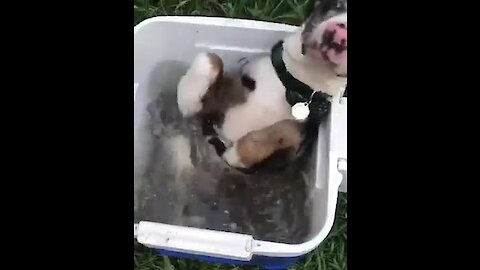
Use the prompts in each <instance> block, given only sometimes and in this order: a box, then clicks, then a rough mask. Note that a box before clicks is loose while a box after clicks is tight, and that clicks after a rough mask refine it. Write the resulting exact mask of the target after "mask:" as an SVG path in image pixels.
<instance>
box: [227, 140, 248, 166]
mask: <svg viewBox="0 0 480 270" xmlns="http://www.w3.org/2000/svg"><path fill="white" fill-rule="evenodd" d="M222 158H223V160H225V161H226V162H227V163H228V164H229V165H230V166H232V167H236V168H246V166H245V165H244V164H243V163H242V162H241V161H240V156H239V154H238V151H237V144H234V145H233V147H230V148H228V149H227V151H225V153H223V156H222Z"/></svg>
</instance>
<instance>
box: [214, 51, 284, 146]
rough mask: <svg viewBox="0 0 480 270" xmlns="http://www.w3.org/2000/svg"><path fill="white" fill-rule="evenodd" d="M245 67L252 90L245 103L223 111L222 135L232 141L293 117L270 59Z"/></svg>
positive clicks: (256, 61) (259, 60)
mask: <svg viewBox="0 0 480 270" xmlns="http://www.w3.org/2000/svg"><path fill="white" fill-rule="evenodd" d="M247 68H248V70H249V74H250V76H252V79H254V80H255V82H256V87H255V90H254V91H253V92H250V93H249V95H248V97H247V101H246V102H245V103H243V104H240V105H238V106H235V107H233V108H231V109H229V110H228V111H227V112H226V114H225V119H224V122H223V125H222V135H223V136H224V137H225V138H227V139H228V140H230V141H233V142H234V141H236V140H238V139H240V138H241V137H242V136H244V135H245V134H247V133H248V132H250V131H252V130H258V129H262V128H264V127H267V126H270V125H272V124H274V123H276V122H278V121H281V120H284V119H292V118H293V116H292V114H291V109H290V105H289V104H288V102H287V100H286V99H285V88H284V87H283V85H282V82H281V81H280V80H279V79H278V77H277V76H276V74H275V70H274V69H273V66H272V64H271V62H270V57H262V58H260V59H256V60H255V61H254V62H251V63H249V64H248V67H247Z"/></svg>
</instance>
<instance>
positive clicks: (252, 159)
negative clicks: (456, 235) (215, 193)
mask: <svg viewBox="0 0 480 270" xmlns="http://www.w3.org/2000/svg"><path fill="white" fill-rule="evenodd" d="M346 76H347V0H320V1H316V3H315V7H314V9H313V12H312V13H311V15H310V16H309V18H308V19H307V20H306V21H305V22H304V23H303V24H302V25H301V26H300V27H299V28H298V30H297V31H296V32H295V33H294V34H292V35H290V36H288V37H286V38H285V39H284V40H282V41H280V42H279V43H277V44H276V45H275V46H274V47H273V48H272V51H271V54H270V55H268V56H261V57H258V58H256V59H253V60H252V61H250V62H249V63H247V64H246V65H245V66H244V67H243V68H242V69H241V71H240V72H239V73H238V74H224V71H223V62H222V60H221V58H220V57H219V56H218V55H216V54H213V53H200V54H199V55H197V56H196V57H195V59H194V61H193V63H192V65H191V66H190V68H189V70H188V71H187V73H186V74H185V75H184V76H183V77H182V78H181V80H180V82H179V84H178V88H177V103H178V106H179V109H180V111H181V113H182V114H183V116H184V117H194V116H197V117H201V118H202V119H203V121H204V134H205V135H207V136H209V137H210V139H209V141H210V143H211V144H213V145H214V146H215V148H216V150H217V152H218V154H219V155H220V156H221V157H222V158H223V159H224V160H225V161H226V162H227V163H228V164H229V165H231V166H232V167H236V168H239V169H245V170H251V169H254V170H257V169H259V168H262V167H269V168H271V167H282V166H284V165H285V164H286V163H288V162H291V161H292V160H295V159H296V158H298V156H299V155H301V154H302V153H304V151H305V150H308V149H309V147H310V146H311V143H312V142H313V141H314V140H315V139H316V136H317V132H318V125H319V124H320V123H321V122H322V121H323V120H324V119H325V117H326V116H327V114H328V112H329V108H330V98H331V97H332V96H335V95H338V94H340V92H341V91H342V89H344V88H345V86H346V82H347V79H346Z"/></svg>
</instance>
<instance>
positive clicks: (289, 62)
mask: <svg viewBox="0 0 480 270" xmlns="http://www.w3.org/2000/svg"><path fill="white" fill-rule="evenodd" d="M334 18H335V17H334ZM332 19H333V18H332ZM301 31H302V28H301V27H300V28H299V30H298V31H297V32H296V33H295V34H293V35H291V36H289V37H287V38H286V39H285V42H284V48H285V49H284V52H283V60H284V62H285V65H286V67H287V69H288V71H289V72H290V73H291V74H292V75H293V76H294V77H295V78H297V79H298V80H300V81H302V82H304V83H306V84H307V85H309V86H310V87H311V88H312V89H314V90H316V91H322V92H325V93H327V94H329V95H332V96H335V95H337V94H338V93H340V91H342V89H344V88H345V85H346V82H347V81H346V78H341V77H338V76H337V74H336V72H335V70H333V69H332V66H331V65H330V63H328V62H326V61H325V62H319V61H318V59H317V61H312V60H311V58H308V57H307V56H304V55H302V54H301ZM245 71H246V72H248V75H249V76H250V77H252V79H253V80H255V82H256V87H255V90H254V91H253V92H251V93H250V94H249V95H248V97H247V101H246V102H245V103H243V104H241V105H238V106H235V107H233V108H231V109H229V110H228V111H227V112H226V114H225V119H224V122H223V125H222V130H221V134H222V136H224V137H225V138H227V139H228V140H230V141H232V142H235V141H237V140H238V139H240V138H241V137H242V136H244V135H246V134H247V133H248V132H250V131H253V130H259V129H262V128H265V127H267V126H270V125H272V124H274V123H276V122H278V121H281V120H285V119H293V116H292V114H291V107H290V105H289V104H288V102H287V100H286V98H285V91H286V90H285V87H284V86H283V84H282V82H281V81H280V80H279V79H278V76H277V74H276V72H275V69H274V68H273V66H272V63H271V60H270V56H266V57H261V58H258V59H255V60H253V61H251V62H250V63H248V64H247V65H246V66H245Z"/></svg>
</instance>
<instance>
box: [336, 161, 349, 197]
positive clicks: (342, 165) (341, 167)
mask: <svg viewBox="0 0 480 270" xmlns="http://www.w3.org/2000/svg"><path fill="white" fill-rule="evenodd" d="M337 170H338V171H339V172H340V173H341V174H342V182H341V183H340V187H339V188H338V190H339V191H340V192H347V160H346V159H344V158H339V159H338V163H337Z"/></svg>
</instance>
